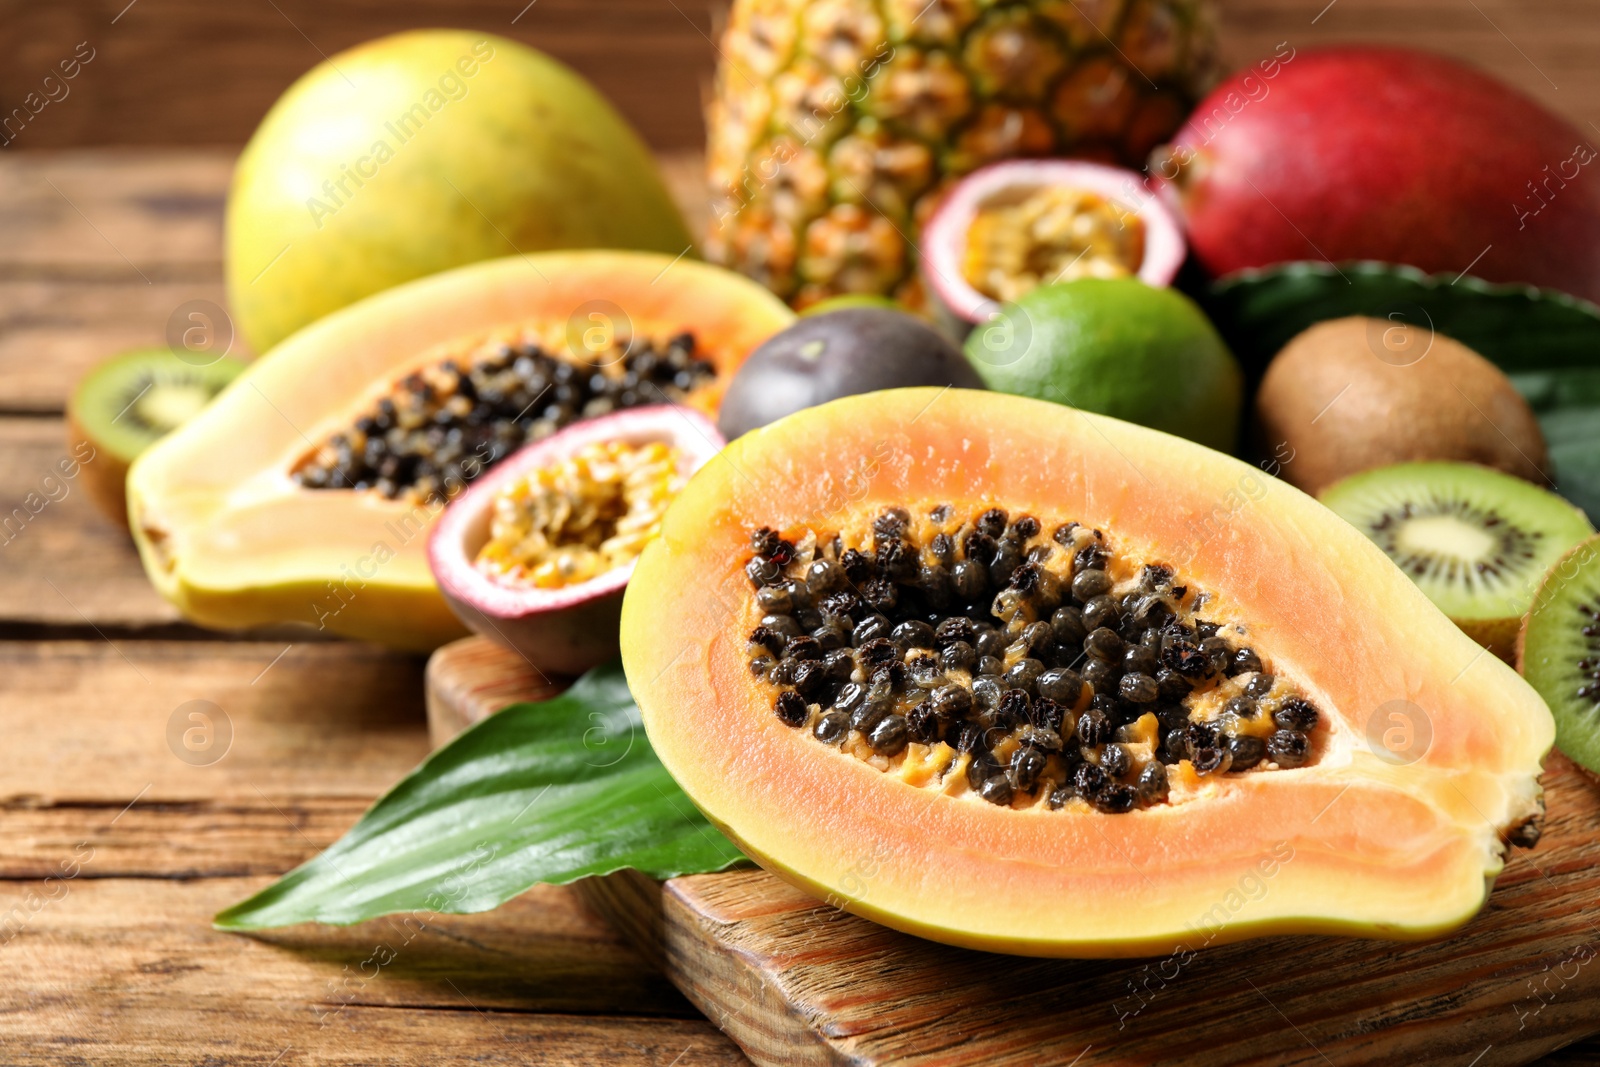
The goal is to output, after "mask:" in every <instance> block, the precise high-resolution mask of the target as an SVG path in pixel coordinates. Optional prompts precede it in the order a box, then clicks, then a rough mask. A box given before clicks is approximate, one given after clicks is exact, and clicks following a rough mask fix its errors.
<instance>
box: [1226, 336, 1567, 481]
mask: <svg viewBox="0 0 1600 1067" xmlns="http://www.w3.org/2000/svg"><path fill="white" fill-rule="evenodd" d="M1255 414H1256V424H1255V435H1256V444H1257V446H1258V448H1259V449H1260V451H1261V452H1262V454H1263V455H1264V456H1268V457H1271V458H1272V459H1273V460H1275V461H1276V463H1275V473H1278V474H1280V475H1281V476H1282V477H1283V478H1285V479H1286V480H1287V481H1289V482H1291V483H1292V484H1294V485H1296V486H1299V487H1300V488H1301V489H1304V490H1305V491H1306V492H1308V493H1316V492H1317V491H1318V490H1320V489H1321V488H1322V487H1323V486H1325V485H1329V484H1331V483H1333V482H1335V481H1338V480H1339V479H1340V478H1343V477H1345V476H1346V475H1349V474H1356V473H1358V472H1360V471H1364V470H1370V469H1372V468H1373V467H1382V466H1386V465H1388V464H1391V463H1403V462H1406V461H1409V460H1430V459H1442V460H1461V461H1464V462H1468V463H1479V464H1482V465H1483V466H1486V467H1494V468H1496V469H1498V470H1502V471H1505V472H1506V473H1508V474H1513V475H1516V476H1517V477H1519V478H1526V479H1527V480H1528V481H1531V482H1539V483H1541V484H1548V483H1549V481H1550V479H1549V477H1548V470H1549V454H1548V452H1547V451H1546V448H1545V441H1544V435H1543V434H1542V433H1541V432H1540V431H1539V422H1538V420H1537V419H1535V418H1534V414H1533V410H1532V409H1531V408H1529V407H1528V404H1527V401H1525V400H1523V399H1522V396H1521V395H1520V394H1519V393H1518V392H1517V391H1516V389H1515V388H1514V387H1513V386H1512V384H1511V382H1510V380H1509V379H1508V378H1507V377H1506V376H1505V375H1504V374H1502V373H1501V372H1500V370H1499V368H1498V367H1496V366H1495V365H1494V364H1493V363H1490V362H1489V361H1488V360H1486V359H1484V358H1483V357H1482V356H1480V355H1478V354H1477V353H1476V352H1474V351H1472V349H1470V348H1468V347H1467V346H1466V345H1463V344H1461V343H1460V342H1459V341H1454V340H1451V339H1450V338H1448V337H1446V336H1444V335H1443V334H1440V333H1437V332H1434V331H1432V330H1428V329H1425V328H1421V327H1416V326H1410V325H1407V324H1405V323H1400V322H1392V321H1389V320H1385V319H1370V318H1361V317H1351V318H1345V319H1333V320H1330V321H1328V322H1319V323H1318V324H1316V325H1315V326H1312V327H1311V328H1310V329H1308V330H1305V331H1304V332H1302V333H1301V334H1299V335H1298V336H1297V337H1295V338H1294V340H1292V341H1290V342H1289V343H1288V344H1287V345H1285V346H1284V347H1283V350H1282V351H1281V352H1279V353H1278V354H1277V356H1275V357H1274V358H1273V360H1272V364H1271V365H1270V366H1269V367H1268V368H1267V373H1266V376H1265V377H1264V378H1263V379H1262V381H1261V389H1260V391H1259V392H1258V393H1257V394H1256V409H1255Z"/></svg>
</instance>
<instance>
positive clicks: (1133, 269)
mask: <svg viewBox="0 0 1600 1067" xmlns="http://www.w3.org/2000/svg"><path fill="white" fill-rule="evenodd" d="M1019 193H1020V194H1021V195H1018V194H1019ZM1143 262H1144V222H1143V221H1142V220H1141V219H1140V218H1139V216H1138V215H1137V214H1136V213H1134V212H1131V211H1128V210H1126V209H1125V208H1123V207H1121V206H1120V205H1118V204H1115V203H1112V202H1111V201H1110V200H1108V199H1106V198H1105V197H1103V196H1101V195H1100V194H1099V193H1095V192H1091V191H1090V190H1088V189H1074V188H1071V187H1069V186H1061V185H1046V186H1040V187H1037V188H1033V189H1025V190H1008V191H1007V193H1006V194H1003V195H1002V196H998V197H995V198H994V199H992V200H990V201H989V202H988V203H986V204H984V205H982V206H981V207H979V208H978V210H977V211H976V212H975V213H974V214H973V219H972V224H971V225H970V226H969V227H968V229H967V250H966V257H965V259H964V261H963V263H962V274H963V275H965V277H966V280H967V283H968V284H969V285H971V286H972V287H973V288H974V289H976V290H978V291H979V292H980V293H983V294H984V295H985V296H989V297H993V298H994V299H996V300H1016V299H1018V298H1019V297H1021V296H1023V295H1024V294H1026V293H1028V292H1030V291H1032V290H1033V289H1036V288H1038V287H1039V286H1041V285H1048V284H1051V283H1052V282H1067V281H1073V280H1075V279H1077V278H1125V277H1127V276H1129V275H1131V274H1137V273H1138V272H1139V267H1140V266H1141V265H1142V264H1143Z"/></svg>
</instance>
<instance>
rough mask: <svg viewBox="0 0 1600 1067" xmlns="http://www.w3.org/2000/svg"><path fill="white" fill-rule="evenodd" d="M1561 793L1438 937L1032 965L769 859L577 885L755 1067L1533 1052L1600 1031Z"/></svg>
mask: <svg viewBox="0 0 1600 1067" xmlns="http://www.w3.org/2000/svg"><path fill="white" fill-rule="evenodd" d="M474 644H476V646H477V647H476V648H474V647H473V646H474ZM514 659H515V656H514V654H513V653H509V652H504V651H502V650H499V649H498V648H496V647H495V646H490V645H489V644H488V642H485V641H483V640H482V639H481V638H469V639H466V640H464V641H461V642H456V643H455V644H452V645H449V646H446V647H445V648H443V649H440V650H439V651H438V652H436V653H435V654H434V656H433V660H432V662H431V663H430V665H429V669H428V682H429V690H430V699H429V705H430V715H432V717H433V718H434V722H435V730H436V732H444V731H445V729H446V724H447V723H452V722H472V721H477V720H479V719H481V718H483V717H484V716H485V715H488V714H490V713H492V711H494V710H496V706H497V705H498V704H499V703H502V702H504V699H505V697H506V696H507V695H508V694H507V693H506V691H505V689H504V688H503V686H500V685H498V684H497V681H499V682H508V681H509V680H510V679H511V678H513V677H514V676H515V675H516V674H517V673H520V672H519V670H518V668H517V666H516V665H515V663H513V662H512V661H513V660H514ZM486 672H494V673H493V674H489V673H486ZM458 697H459V698H460V701H459V703H456V704H455V705H454V706H452V707H451V708H450V710H449V712H448V716H449V717H448V718H441V713H440V712H437V711H434V710H433V709H435V708H436V707H438V708H442V707H443V706H445V705H446V704H447V703H449V702H450V701H451V700H454V699H457V698H458ZM1545 785H1546V790H1547V793H1546V798H1547V803H1548V806H1549V814H1548V817H1547V819H1546V823H1545V833H1544V838H1543V840H1542V841H1541V842H1540V844H1539V847H1538V848H1537V849H1535V850H1533V851H1532V852H1527V851H1520V850H1519V851H1515V852H1513V854H1512V856H1511V858H1510V860H1509V862H1508V865H1507V868H1506V871H1505V873H1504V874H1503V875H1502V876H1501V878H1500V879H1499V881H1498V883H1497V884H1496V887H1495V891H1494V894H1493V895H1492V896H1491V898H1490V901H1489V904H1488V906H1487V907H1486V908H1485V909H1484V911H1483V912H1482V913H1481V914H1480V915H1479V916H1478V917H1477V918H1476V919H1475V920H1473V922H1472V923H1470V924H1469V925H1468V926H1467V927H1466V928H1465V929H1464V930H1463V931H1461V932H1459V933H1457V934H1455V935H1453V936H1451V937H1448V938H1445V939H1443V940H1439V941H1434V942H1429V943H1424V944H1392V943H1387V942H1381V941H1360V940H1355V939H1349V938H1313V937H1294V938H1270V939H1262V940H1256V941H1247V942H1242V943H1240V944H1236V945H1229V946H1225V947H1220V948H1214V949H1204V948H1199V946H1198V945H1197V946H1196V948H1199V950H1198V951H1194V952H1181V953H1175V954H1174V955H1173V956H1169V957H1165V958H1160V959H1149V960H1132V961H1117V960H1105V961H1065V960H1031V959H1019V958H1015V957H1006V956H999V955H993V954H989V953H981V952H972V951H967V950H964V949H955V948H949V947H947V946H943V945H937V944H934V943H933V942H929V941H923V940H921V939H919V938H914V937H910V936H907V935H905V934H900V933H896V932H895V931H892V930H889V929H887V928H885V927H881V926H878V925H876V924H874V923H871V922H868V921H867V920H864V919H860V918H857V917H855V916H853V915H849V914H847V913H845V912H842V911H839V910H837V909H834V908H832V907H829V906H827V905H825V904H822V903H821V902H819V901H817V900H816V899H815V898H813V897H811V896H809V895H807V894H805V893H803V892H801V891H799V890H797V889H794V888H792V887H791V886H789V885H787V884H786V883H784V882H782V881H780V880H779V879H777V878H775V877H773V876H772V875H769V874H767V873H765V872H762V871H737V872H731V873H726V874H710V875H694V876H689V877H683V878H674V879H671V880H669V881H668V882H666V883H665V885H664V886H663V885H661V884H660V883H656V882H654V881H652V880H650V879H647V878H645V877H643V876H642V875H639V874H637V873H635V872H623V873H620V874H617V875H612V876H609V877H607V878H600V879H588V880H586V881H584V882H581V883H579V889H580V891H581V892H582V893H583V895H584V896H585V898H586V899H588V900H589V901H590V902H591V904H593V905H594V906H595V908H596V909H597V910H599V911H601V912H602V913H603V914H605V915H606V916H607V917H608V918H610V919H611V920H612V921H613V923H614V924H615V925H616V926H617V928H618V929H619V930H621V931H622V932H624V933H626V934H627V935H628V936H629V937H630V939H631V940H633V941H634V942H635V943H636V944H638V945H639V946H640V948H641V951H642V952H643V953H644V954H645V955H646V956H647V957H648V958H651V959H656V960H660V961H662V963H663V965H664V966H665V967H666V970H667V974H668V975H669V977H671V978H672V980H673V981H674V982H675V983H676V984H677V985H678V987H679V988H680V989H682V990H683V991H684V993H685V994H686V995H687V996H688V997H689V999H690V1000H692V1001H693V1002H694V1003H695V1004H696V1005H697V1006H698V1007H700V1009H701V1010H703V1011H704V1012H705V1013H706V1014H707V1015H708V1016H710V1018H711V1019H713V1020H714V1021H715V1022H716V1023H717V1024H718V1025H719V1026H721V1027H722V1029H723V1030H724V1031H725V1032H726V1033H728V1034H729V1035H730V1036H731V1037H733V1039H734V1040H735V1041H737V1042H738V1043H739V1044H740V1046H741V1047H743V1048H744V1049H745V1051H746V1052H747V1053H748V1054H749V1055H750V1057H751V1059H753V1060H754V1061H755V1062H756V1063H758V1064H819V1065H820V1064H844V1063H849V1064H857V1065H865V1064H890V1063H894V1064H918V1065H927V1067H934V1065H938V1067H948V1065H958V1064H1011V1063H1014V1064H1033V1063H1068V1062H1072V1063H1076V1064H1080V1065H1082V1067H1088V1065H1091V1064H1107V1065H1109V1064H1155V1063H1160V1064H1168V1063H1195V1064H1207V1065H1223V1064H1226V1065H1252V1067H1266V1065H1287V1064H1306V1065H1310V1064H1320V1063H1333V1064H1340V1065H1345V1064H1397V1063H1405V1064H1439V1065H1447V1064H1448V1065H1455V1067H1460V1065H1462V1064H1467V1063H1469V1062H1470V1063H1477V1064H1480V1065H1484V1067H1487V1065H1490V1064H1507V1065H1511V1064H1525V1063H1531V1062H1533V1061H1535V1060H1536V1059H1538V1058H1539V1057H1540V1056H1541V1055H1544V1054H1545V1053H1548V1052H1551V1051H1553V1050H1555V1049H1558V1048H1560V1047H1562V1046H1564V1045H1566V1044H1568V1043H1570V1042H1573V1041H1576V1040H1579V1039H1581V1038H1584V1037H1587V1036H1588V1035H1590V1034H1594V1033H1600V965H1597V962H1596V959H1597V957H1600V923H1597V919H1596V916H1595V914H1594V904H1595V902H1596V901H1597V900H1600V789H1597V788H1596V787H1595V786H1594V785H1593V784H1591V782H1590V781H1589V780H1588V779H1586V778H1584V777H1583V776H1582V775H1581V774H1579V773H1578V772H1577V771H1576V770H1575V769H1574V768H1573V767H1572V765H1571V764H1570V763H1568V762H1567V761H1566V760H1565V759H1564V758H1562V757H1560V756H1553V757H1552V758H1551V760H1550V763H1549V769H1548V770H1547V772H1546V776H1545ZM1265 891H1266V892H1270V891H1271V886H1270V884H1268V885H1267V886H1266V888H1265ZM1596 1048H1597V1049H1600V1043H1597V1044H1596ZM1587 1054H1588V1053H1584V1055H1587ZM1577 1055H1579V1054H1578V1053H1569V1054H1568V1058H1567V1060H1566V1061H1565V1062H1571V1063H1579V1062H1583V1060H1581V1059H1573V1058H1572V1057H1573V1056H1577Z"/></svg>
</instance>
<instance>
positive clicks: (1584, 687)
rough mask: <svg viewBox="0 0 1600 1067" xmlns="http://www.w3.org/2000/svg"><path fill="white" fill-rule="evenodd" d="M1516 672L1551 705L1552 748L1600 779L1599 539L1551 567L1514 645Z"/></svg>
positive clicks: (1574, 551)
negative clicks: (1553, 744)
mask: <svg viewBox="0 0 1600 1067" xmlns="http://www.w3.org/2000/svg"><path fill="white" fill-rule="evenodd" d="M1517 669H1518V670H1520V671H1521V672H1522V676H1523V677H1524V678H1526V679H1527V680H1528V683H1529V684H1530V685H1532V686H1533V688H1534V689H1536V690H1538V692H1539V695H1540V696H1542V697H1544V702H1545V703H1546V704H1548V705H1550V713H1551V714H1552V715H1554V716H1555V720H1556V745H1557V746H1558V747H1559V748H1560V749H1561V751H1562V752H1565V753H1566V754H1567V756H1568V757H1569V758H1570V759H1572V760H1573V762H1575V763H1577V764H1579V765H1580V766H1582V767H1585V768H1587V769H1588V770H1589V771H1591V772H1592V773H1595V774H1600V537H1591V538H1589V539H1588V540H1587V541H1584V542H1581V543H1580V544H1578V545H1576V546H1575V547H1574V548H1573V549H1572V550H1571V551H1570V552H1568V553H1567V554H1566V555H1565V556H1562V557H1561V558H1560V559H1559V560H1557V561H1556V564H1555V566H1553V567H1551V568H1550V573H1549V574H1547V575H1546V576H1545V579H1544V582H1543V583H1542V584H1541V585H1540V586H1539V590H1538V592H1536V593H1535V594H1534V596H1533V607H1532V608H1531V609H1530V610H1529V612H1528V621H1527V623H1526V624H1524V626H1523V628H1522V637H1521V639H1520V640H1519V641H1518V642H1517Z"/></svg>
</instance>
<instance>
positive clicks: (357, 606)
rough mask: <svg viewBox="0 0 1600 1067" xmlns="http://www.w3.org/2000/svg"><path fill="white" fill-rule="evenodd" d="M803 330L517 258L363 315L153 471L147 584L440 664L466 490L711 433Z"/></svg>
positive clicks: (145, 496)
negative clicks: (446, 587) (447, 512)
mask: <svg viewBox="0 0 1600 1067" xmlns="http://www.w3.org/2000/svg"><path fill="white" fill-rule="evenodd" d="M791 321H793V315H792V313H791V312H790V311H789V310H788V309H787V308H785V307H784V305H783V304H782V303H781V302H779V301H778V300H777V299H776V298H775V297H773V296H771V295H770V294H769V293H767V292H766V291H765V290H764V289H762V288H761V287H760V286H758V285H756V284H754V283H752V282H749V281H747V280H745V279H743V278H741V277H739V276H737V275H734V274H732V273H729V272H727V271H723V270H721V269H719V268H716V267H710V266H707V265H705V264H702V263H697V262H694V261H690V260H683V259H679V260H674V259H673V258H672V257H670V256H663V255H654V254H647V253H633V252H554V253H542V254H538V255H528V256H514V257H509V258H506V259H502V260H494V261H490V262H486V263H479V264H474V265H472V266H468V267H463V268H460V269H458V270H453V271H449V272H446V273H444V274H438V275H434V276H432V277H429V278H424V279H421V280H419V281H416V282H411V283H409V284H406V285H402V286H400V287H398V288H395V289H392V290H389V291H387V292H384V293H380V294H378V295H376V296H372V297H369V298H367V299H365V300H363V301H361V302H359V303H357V304H354V305H352V306H350V307H349V308H346V309H344V310H342V311H339V312H336V313H334V314H332V315H330V316H328V317H327V318H324V319H322V320H320V321H318V322H316V323H314V324H313V325H311V326H309V327H307V328H306V329H304V330H301V331H300V332H299V333H297V334H295V335H294V336H293V337H291V338H289V339H288V340H287V341H285V342H283V343H282V344H280V345H278V346H277V347H276V348H274V349H273V350H272V351H271V352H269V353H267V354H266V355H265V356H263V357H262V358H260V359H259V360H257V361H256V362H255V363H254V364H252V365H251V367H250V368H249V369H248V370H247V371H246V372H245V373H244V374H243V375H242V376H241V377H240V378H239V379H238V380H237V381H235V382H234V383H233V385H232V386H231V387H230V388H229V389H227V390H226V391H225V392H224V393H223V394H222V395H220V396H219V397H218V398H217V399H216V401H215V402H213V403H212V404H211V405H210V406H209V407H208V408H207V409H206V410H205V411H204V412H202V413H201V414H200V415H199V416H198V417H197V418H195V419H194V420H192V421H191V422H189V423H187V424H185V425H184V426H183V428H182V429H181V430H179V431H178V432H176V433H174V434H172V435H170V436H169V437H167V438H165V439H163V440H162V441H161V442H160V443H159V444H157V445H156V446H154V447H152V448H151V449H150V450H148V451H147V452H145V453H144V454H143V455H142V456H140V457H139V459H138V461H137V462H136V463H135V464H134V466H133V468H132V470H131V471H130V472H129V476H128V499H129V519H130V524H131V526H132V528H133V533H134V538H135V540H136V541H137V542H138V545H139V552H140V555H141V557H142V558H143V560H144V564H145V569H146V571H147V572H148V573H149V575H150V578H151V580H152V581H153V582H154V583H155V585H156V588H157V589H159V590H160V591H161V593H162V594H163V595H165V596H166V597H167V598H168V599H169V600H171V601H172V602H173V603H175V604H176V605H178V607H179V608H180V609H181V610H182V611H183V613H184V614H185V615H187V616H188V617H190V618H191V619H194V620H196V621H197V622H200V623H203V624H205V625H208V626H215V627H220V628H224V629H236V628H244V627H250V626H256V625H261V624H265V623H281V622H300V623H305V624H308V625H310V626H313V627H316V628H318V629H326V630H328V631H331V632H333V633H337V634H344V635H347V636H352V637H360V638H366V639H370V640H375V641H380V642H383V643H386V644H390V645H394V646H397V647H401V648H408V649H417V650H427V649H431V648H434V647H437V646H438V645H439V644H441V643H443V642H445V641H448V640H450V639H452V638H454V637H456V636H459V635H460V634H462V633H464V632H465V631H464V630H463V628H462V626H461V623H460V622H459V621H457V619H456V618H455V616H454V615H453V614H451V612H450V610H449V609H448V607H446V605H445V602H444V600H443V598H442V597H441V596H440V594H439V591H438V589H437V587H436V585H435V583H434V579H433V576H432V574H431V573H430V572H429V569H428V561H427V555H426V551H425V546H426V544H427V533H428V529H429V527H430V526H431V524H432V521H433V519H434V518H435V517H436V516H437V514H438V513H439V512H440V511H441V510H442V509H443V507H444V506H445V505H446V504H447V503H448V502H449V500H450V499H452V498H453V497H454V496H455V495H456V494H457V493H458V492H459V491H460V490H461V489H462V488H464V486H465V485H466V484H467V483H468V482H470V481H471V479H472V478H473V477H475V476H476V475H477V474H479V473H481V472H482V471H483V470H485V469H487V468H489V467H491V466H493V464H494V463H496V462H498V460H500V459H501V458H503V457H504V456H506V455H507V454H509V453H510V452H511V451H513V450H515V449H516V448H518V447H520V446H521V445H522V444H524V443H527V442H530V441H536V440H540V439H542V438H544V437H546V436H548V435H549V434H551V433H554V432H556V431H557V430H559V429H560V428H561V427H562V426H564V425H567V424H569V423H571V422H574V421H577V420H580V419H583V418H586V417H591V416H594V415H598V414H603V413H607V412H610V411H614V410H617V409H619V408H627V407H632V406H635V405H641V406H642V405H655V404H661V403H666V402H672V403H682V404H687V405H690V406H694V407H697V408H700V409H701V410H703V411H705V412H707V413H711V414H714V413H715V411H716V407H717V404H718V401H719V399H720V397H721V394H722V390H723V388H724V386H725V384H726V382H727V380H728V379H729V378H730V377H731V376H732V374H733V371H734V370H735V369H736V368H737V367H738V366H739V364H740V363H741V362H743V360H744V358H745V356H746V355H747V354H748V353H749V351H750V350H751V349H752V348H754V347H755V346H756V345H757V344H759V343H760V342H761V341H762V340H764V339H765V338H766V337H767V336H769V335H770V334H772V333H774V332H776V331H777V330H779V329H782V328H783V327H784V326H786V325H788V324H789V323H790V322H791Z"/></svg>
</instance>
